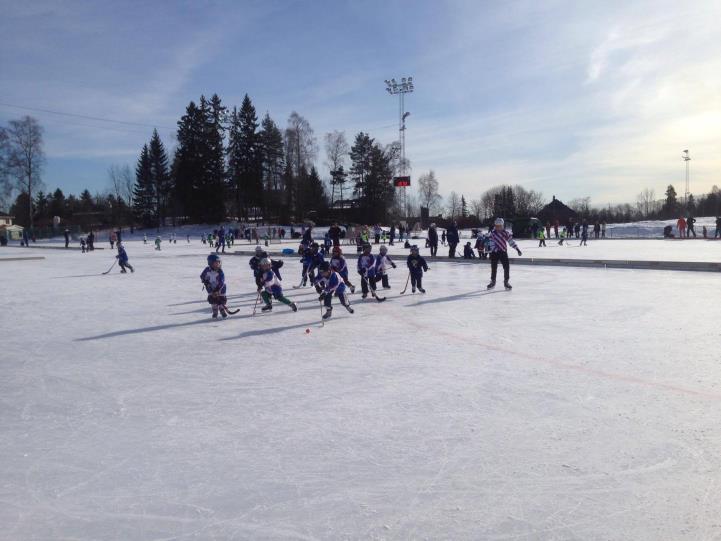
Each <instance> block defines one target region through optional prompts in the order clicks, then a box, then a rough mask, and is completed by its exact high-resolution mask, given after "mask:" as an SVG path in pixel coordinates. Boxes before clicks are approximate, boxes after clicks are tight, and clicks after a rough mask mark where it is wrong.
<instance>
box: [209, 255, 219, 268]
mask: <svg viewBox="0 0 721 541" xmlns="http://www.w3.org/2000/svg"><path fill="white" fill-rule="evenodd" d="M216 261H217V262H218V263H222V262H221V260H220V256H219V255H218V254H210V255H209V256H208V266H209V267H212V266H213V263H215V262H216Z"/></svg>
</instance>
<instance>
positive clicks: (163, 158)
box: [148, 130, 172, 227]
mask: <svg viewBox="0 0 721 541" xmlns="http://www.w3.org/2000/svg"><path fill="white" fill-rule="evenodd" d="M148 160H149V162H150V176H151V183H152V188H153V195H154V201H153V215H154V218H155V220H156V222H157V225H158V227H160V226H161V225H163V222H164V220H165V217H166V216H167V212H168V202H169V201H170V197H171V186H172V183H171V177H170V171H169V168H168V155H167V153H166V152H165V146H164V145H163V142H162V141H161V140H160V136H159V135H158V131H157V130H153V136H152V137H151V139H150V146H149V147H148Z"/></svg>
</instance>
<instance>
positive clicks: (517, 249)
mask: <svg viewBox="0 0 721 541" xmlns="http://www.w3.org/2000/svg"><path fill="white" fill-rule="evenodd" d="M516 251H517V252H518V255H519V256H522V255H523V252H521V249H520V248H516Z"/></svg>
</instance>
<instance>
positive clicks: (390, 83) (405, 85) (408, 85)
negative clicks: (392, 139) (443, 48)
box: [385, 77, 413, 215]
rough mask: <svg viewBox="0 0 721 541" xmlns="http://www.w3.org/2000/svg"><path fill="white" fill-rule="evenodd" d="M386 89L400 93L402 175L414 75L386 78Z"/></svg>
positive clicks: (405, 210) (406, 210)
mask: <svg viewBox="0 0 721 541" xmlns="http://www.w3.org/2000/svg"><path fill="white" fill-rule="evenodd" d="M385 83H386V91H387V92H388V94H390V95H391V96H394V95H398V139H399V142H400V144H401V176H406V118H407V117H408V115H410V113H408V112H406V110H405V98H404V96H405V95H406V94H409V93H411V92H413V77H403V78H401V82H400V83H397V82H396V80H395V79H390V80H388V79H386V80H385ZM406 189H407V187H406V186H404V187H403V213H404V214H406V215H407V214H408V209H407V208H406V200H407V199H406Z"/></svg>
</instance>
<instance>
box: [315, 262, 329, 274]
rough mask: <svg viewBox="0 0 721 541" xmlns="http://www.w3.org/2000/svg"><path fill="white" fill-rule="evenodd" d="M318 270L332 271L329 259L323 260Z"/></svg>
mask: <svg viewBox="0 0 721 541" xmlns="http://www.w3.org/2000/svg"><path fill="white" fill-rule="evenodd" d="M318 270H319V271H320V272H330V263H328V262H327V261H323V263H321V264H320V265H318Z"/></svg>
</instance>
